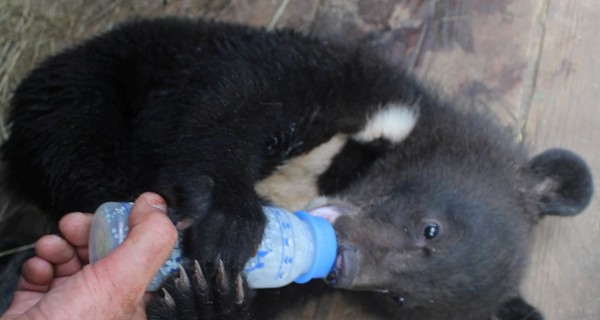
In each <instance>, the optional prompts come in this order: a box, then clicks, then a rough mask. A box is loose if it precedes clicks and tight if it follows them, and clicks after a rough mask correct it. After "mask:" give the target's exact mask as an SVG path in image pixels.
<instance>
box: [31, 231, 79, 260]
mask: <svg viewBox="0 0 600 320" xmlns="http://www.w3.org/2000/svg"><path fill="white" fill-rule="evenodd" d="M35 253H36V254H37V255H38V256H39V257H40V258H42V259H45V260H48V261H49V262H51V263H53V264H62V263H65V262H68V261H69V260H71V259H73V258H74V256H75V249H73V247H72V246H71V245H70V244H69V243H68V242H67V241H65V239H63V238H61V237H59V236H57V235H54V234H50V235H45V236H43V237H41V238H40V239H39V240H38V241H37V242H36V243H35Z"/></svg>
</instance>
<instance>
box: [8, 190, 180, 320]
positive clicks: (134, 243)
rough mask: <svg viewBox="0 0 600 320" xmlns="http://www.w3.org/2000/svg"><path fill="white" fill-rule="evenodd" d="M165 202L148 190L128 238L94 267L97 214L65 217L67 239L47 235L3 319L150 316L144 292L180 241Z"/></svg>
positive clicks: (138, 202)
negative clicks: (91, 242) (91, 250)
mask: <svg viewBox="0 0 600 320" xmlns="http://www.w3.org/2000/svg"><path fill="white" fill-rule="evenodd" d="M165 212H166V204H165V201H164V200H163V199H162V198H161V197H160V196H158V195H156V194H153V193H144V194H142V195H141V196H140V197H139V198H138V199H137V200H136V201H135V205H134V206H133V208H132V211H131V217H130V219H129V228H130V231H129V234H128V235H127V238H126V239H125V241H124V242H123V243H122V244H121V245H120V246H119V247H117V248H116V249H115V250H114V251H113V252H111V253H110V254H108V255H107V256H106V257H104V258H102V259H100V260H99V261H97V262H96V263H95V264H94V265H90V264H88V263H89V259H88V237H89V232H90V224H91V219H92V215H90V214H82V213H71V214H68V215H66V216H65V217H64V218H63V219H61V221H60V224H59V228H60V231H61V233H62V235H63V237H64V238H61V237H59V236H57V235H47V236H44V237H42V238H40V239H39V240H38V241H37V242H36V245H35V251H36V256H35V257H33V258H31V259H29V260H28V261H27V262H26V263H25V264H24V266H23V270H22V272H21V278H20V279H19V283H18V286H17V289H16V291H15V296H14V298H13V301H12V304H11V306H10V307H9V309H8V310H7V311H6V313H5V314H4V315H3V316H2V317H1V319H0V320H12V319H84V318H86V319H89V318H96V319H146V314H145V311H144V306H145V302H144V300H145V299H144V293H145V290H146V287H147V286H148V285H149V284H150V282H151V281H152V278H153V277H154V276H155V275H156V273H157V272H158V270H159V268H160V267H161V265H162V264H163V263H164V261H165V260H166V259H167V257H168V256H169V254H170V252H171V251H172V250H173V247H174V246H175V242H176V240H177V231H176V229H175V227H174V226H173V223H172V222H171V221H170V220H169V218H168V217H167V216H166V215H165Z"/></svg>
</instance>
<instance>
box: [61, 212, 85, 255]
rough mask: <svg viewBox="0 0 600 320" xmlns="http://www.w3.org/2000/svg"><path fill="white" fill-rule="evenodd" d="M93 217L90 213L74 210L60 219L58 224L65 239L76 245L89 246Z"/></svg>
mask: <svg viewBox="0 0 600 320" xmlns="http://www.w3.org/2000/svg"><path fill="white" fill-rule="evenodd" d="M92 217H93V215H92V214H90V213H81V212H73V213H69V214H67V215H66V216H64V217H63V218H62V219H60V222H59V224H58V226H59V228H60V232H61V234H62V235H63V237H65V240H67V241H68V242H69V243H70V244H72V245H73V246H75V247H78V248H79V247H85V248H87V246H88V241H89V237H90V226H91V223H92Z"/></svg>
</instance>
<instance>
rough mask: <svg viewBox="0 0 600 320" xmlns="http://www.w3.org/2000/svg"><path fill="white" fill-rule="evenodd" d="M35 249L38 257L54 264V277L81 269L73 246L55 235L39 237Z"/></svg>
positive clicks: (68, 274)
mask: <svg viewBox="0 0 600 320" xmlns="http://www.w3.org/2000/svg"><path fill="white" fill-rule="evenodd" d="M35 251H36V253H37V255H38V256H39V257H40V258H42V259H45V260H47V261H48V262H51V263H52V264H53V265H54V266H53V267H54V272H53V273H54V277H55V278H56V277H66V276H70V275H73V274H75V273H76V272H78V271H79V270H81V261H79V258H78V257H77V254H76V251H75V248H73V246H71V244H69V243H68V242H67V241H65V240H64V239H63V238H61V237H59V236H57V235H47V236H43V237H42V238H40V239H39V240H38V241H37V242H36V244H35ZM54 285H55V284H54Z"/></svg>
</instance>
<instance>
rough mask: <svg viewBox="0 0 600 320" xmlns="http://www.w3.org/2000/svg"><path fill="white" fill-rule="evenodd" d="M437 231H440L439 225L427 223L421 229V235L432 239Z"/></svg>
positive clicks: (436, 234)
mask: <svg viewBox="0 0 600 320" xmlns="http://www.w3.org/2000/svg"><path fill="white" fill-rule="evenodd" d="M439 233H440V226H438V225H437V224H436V223H429V224H428V225H426V226H425V229H423V235H424V236H425V239H427V240H431V239H434V238H435V237H437V236H438V234H439Z"/></svg>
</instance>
